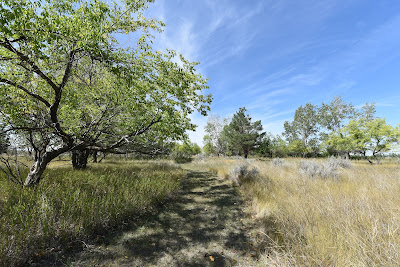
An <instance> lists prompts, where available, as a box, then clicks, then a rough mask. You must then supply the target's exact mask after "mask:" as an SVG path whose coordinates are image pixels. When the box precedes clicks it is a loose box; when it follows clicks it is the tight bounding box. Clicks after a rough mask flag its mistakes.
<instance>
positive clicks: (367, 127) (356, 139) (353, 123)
mask: <svg viewBox="0 0 400 267" xmlns="http://www.w3.org/2000/svg"><path fill="white" fill-rule="evenodd" d="M399 138H400V126H397V127H393V126H391V125H389V124H387V123H386V121H385V119H384V118H375V119H368V120H367V119H364V118H360V119H358V120H350V122H349V123H348V124H347V125H345V126H344V127H342V128H340V129H339V130H337V131H335V132H333V133H332V134H331V135H330V136H329V138H328V139H327V141H326V142H327V144H328V145H330V146H332V147H334V148H336V149H337V150H342V151H349V152H352V153H356V154H361V155H363V156H364V157H365V158H366V159H367V160H368V162H369V163H371V164H372V161H370V160H369V158H368V157H367V153H368V152H370V153H371V155H372V156H373V157H374V158H375V159H376V161H377V162H378V158H377V156H378V155H379V153H382V152H387V151H389V150H390V149H391V148H392V147H393V145H395V144H396V143H398V142H399Z"/></svg>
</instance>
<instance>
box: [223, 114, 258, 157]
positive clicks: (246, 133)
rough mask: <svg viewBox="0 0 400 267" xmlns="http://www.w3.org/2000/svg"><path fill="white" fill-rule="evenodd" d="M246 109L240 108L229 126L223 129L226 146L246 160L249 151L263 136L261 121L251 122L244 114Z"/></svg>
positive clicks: (256, 145) (254, 147)
mask: <svg viewBox="0 0 400 267" xmlns="http://www.w3.org/2000/svg"><path fill="white" fill-rule="evenodd" d="M245 112H246V108H244V107H243V108H240V109H239V111H238V112H236V114H235V115H234V116H233V118H232V121H231V122H230V123H229V125H227V126H225V127H224V135H225V136H226V138H227V141H228V146H229V148H230V149H231V150H232V151H233V152H235V151H236V152H238V154H240V155H243V157H244V158H247V156H248V154H249V152H250V151H252V150H254V149H256V148H257V147H258V146H259V144H260V142H261V140H262V137H263V136H264V135H265V133H264V132H261V131H262V130H263V127H262V125H261V121H260V120H259V121H256V122H253V123H252V122H251V117H250V116H249V115H247V114H245Z"/></svg>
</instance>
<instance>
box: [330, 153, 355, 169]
mask: <svg viewBox="0 0 400 267" xmlns="http://www.w3.org/2000/svg"><path fill="white" fill-rule="evenodd" d="M326 164H328V165H329V166H331V168H336V169H338V168H343V169H348V168H351V167H352V164H351V162H350V160H348V159H342V158H335V157H333V156H332V157H330V158H329V159H328V161H327V163H326Z"/></svg>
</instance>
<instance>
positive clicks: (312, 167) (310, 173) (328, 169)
mask: <svg viewBox="0 0 400 267" xmlns="http://www.w3.org/2000/svg"><path fill="white" fill-rule="evenodd" d="M337 169H338V165H336V164H332V163H330V162H329V161H328V162H325V163H323V164H320V163H318V162H316V161H315V160H313V161H304V160H303V161H301V162H300V174H302V175H305V176H307V177H310V178H323V179H328V178H337V177H338V176H339V173H338V172H337Z"/></svg>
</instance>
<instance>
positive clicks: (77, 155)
mask: <svg viewBox="0 0 400 267" xmlns="http://www.w3.org/2000/svg"><path fill="white" fill-rule="evenodd" d="M89 152H90V150H88V149H84V150H74V151H72V167H73V168H74V169H75V170H84V169H86V166H87V162H88V158H89V154H90V153H89Z"/></svg>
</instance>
